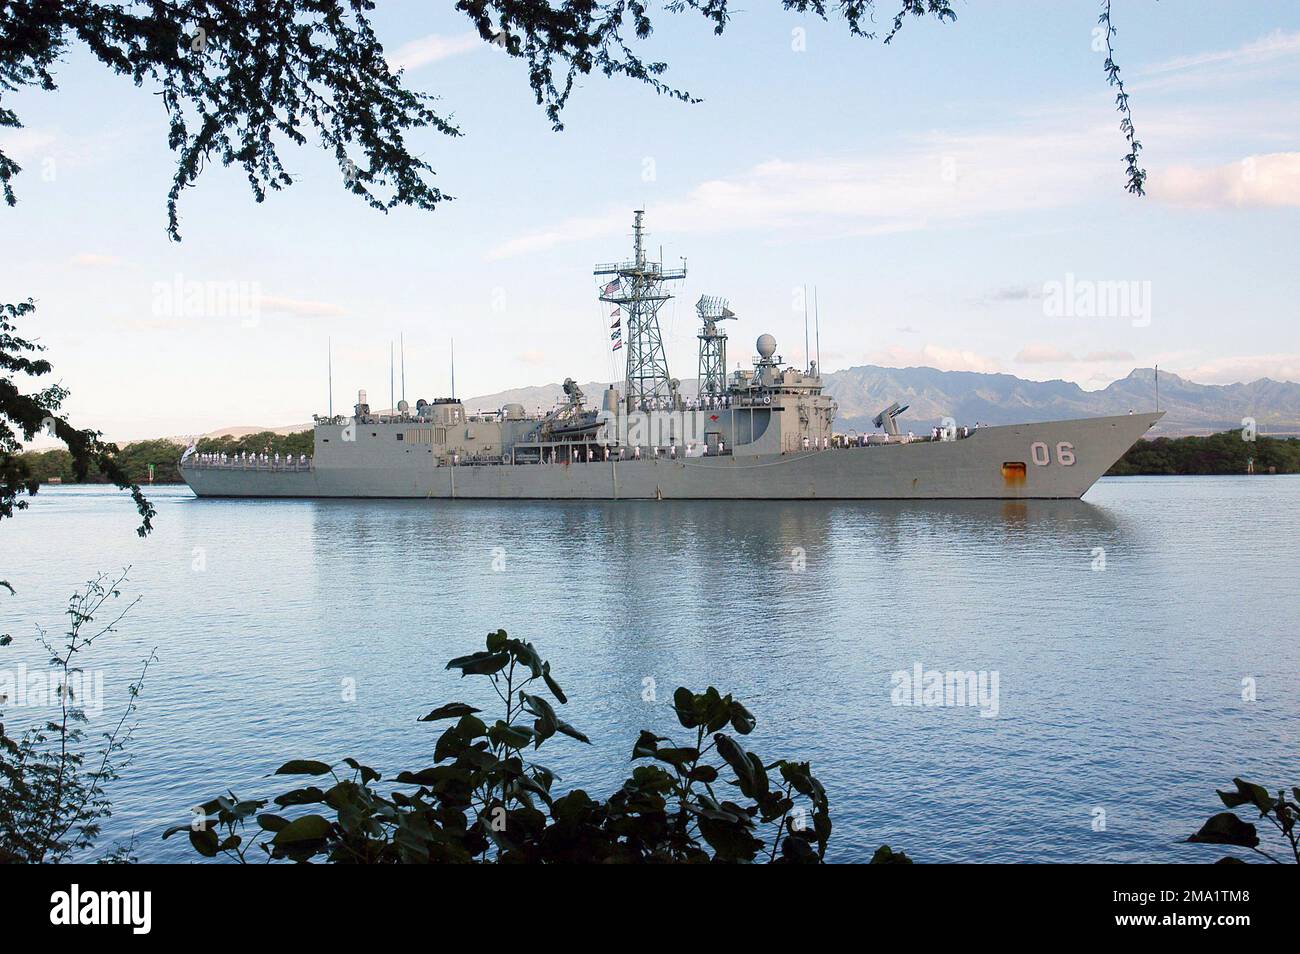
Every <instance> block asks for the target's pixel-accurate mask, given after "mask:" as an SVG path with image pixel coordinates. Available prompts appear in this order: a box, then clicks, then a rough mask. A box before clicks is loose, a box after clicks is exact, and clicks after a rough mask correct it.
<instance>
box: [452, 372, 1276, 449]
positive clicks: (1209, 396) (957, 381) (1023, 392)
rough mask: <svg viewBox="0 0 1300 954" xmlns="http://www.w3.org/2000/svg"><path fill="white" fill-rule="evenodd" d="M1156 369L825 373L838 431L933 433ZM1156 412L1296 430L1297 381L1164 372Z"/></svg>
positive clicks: (1146, 382)
mask: <svg viewBox="0 0 1300 954" xmlns="http://www.w3.org/2000/svg"><path fill="white" fill-rule="evenodd" d="M1154 381H1155V371H1154V370H1153V369H1151V368H1136V369H1134V370H1133V371H1132V372H1130V373H1129V375H1128V376H1127V377H1124V378H1120V379H1119V380H1118V381H1113V382H1112V383H1111V384H1109V385H1107V386H1106V387H1105V388H1102V389H1101V390H1100V391H1085V390H1084V389H1083V388H1081V387H1079V385H1077V384H1075V383H1073V382H1071V381H1061V380H1055V381H1028V380H1025V379H1024V378H1018V377H1016V376H1015V375H1013V374H984V373H981V372H977V371H939V370H937V369H936V368H884V367H880V366H878V365H864V366H862V367H857V368H848V369H846V370H844V371H833V372H830V373H828V374H827V375H826V390H827V392H828V393H830V394H831V395H833V396H834V397H835V400H836V402H837V403H838V404H839V414H838V416H837V417H836V427H837V429H840V430H848V429H849V428H854V429H856V430H858V431H870V430H872V427H871V419H872V418H873V417H875V416H876V414H878V413H879V412H880V411H881V409H883V408H884V407H886V406H887V405H889V404H890V403H891V402H892V401H898V402H899V403H900V404H907V405H909V407H908V410H907V413H906V414H904V415H903V416H902V417H901V418H900V421H901V422H902V424H903V426H904V428H911V429H912V430H916V431H926V430H929V429H930V427H932V426H933V425H935V424H938V423H939V422H940V421H942V420H943V418H945V417H953V418H955V419H956V420H957V421H958V422H959V423H961V424H974V423H975V422H976V421H979V422H980V423H982V424H1016V423H1020V422H1023V421H1056V420H1062V419H1065V418H1071V417H1093V416H1099V415H1107V414H1127V413H1128V412H1129V410H1147V409H1148V408H1152V407H1154V406H1155V385H1154ZM606 386H607V385H606V384H605V383H604V382H595V381H593V382H588V383H587V384H583V385H582V389H583V391H585V392H586V394H587V399H588V402H589V403H591V404H598V403H599V400H600V395H601V392H603V391H604V390H605V387H606ZM695 388H696V383H695V381H694V380H684V381H682V393H683V394H684V395H685V396H687V397H688V398H690V397H693V396H694V395H695ZM561 396H562V391H561V389H560V385H559V384H544V385H538V386H535V387H527V388H515V389H514V390H511V391H500V392H497V393H495V394H484V395H480V396H477V397H472V398H466V399H465V406H466V408H468V409H469V410H470V411H476V410H488V409H495V408H499V407H500V406H501V405H503V404H507V403H511V402H513V403H518V404H522V405H523V406H524V407H525V408H527V409H528V410H530V411H537V410H549V409H550V408H552V407H554V406H555V404H556V403H557V402H558V401H559V400H560V399H561ZM1160 408H1161V410H1164V411H1167V412H1168V413H1167V414H1166V416H1165V418H1164V420H1163V421H1161V423H1160V426H1159V427H1158V428H1157V429H1156V433H1160V434H1170V435H1173V434H1197V433H1200V434H1209V433H1214V432H1216V431H1224V430H1230V429H1232V428H1239V427H1241V419H1242V418H1243V417H1253V418H1255V420H1256V421H1257V422H1258V423H1259V427H1260V429H1261V430H1262V431H1266V432H1268V433H1279V434H1295V433H1300V384H1296V383H1294V382H1288V381H1272V380H1269V379H1268V378H1261V379H1260V380H1258V381H1252V382H1251V383H1250V384H1225V385H1220V384H1196V383H1195V382H1192V381H1188V380H1186V379H1184V378H1181V377H1179V376H1178V375H1176V374H1171V373H1169V372H1168V371H1162V372H1160Z"/></svg>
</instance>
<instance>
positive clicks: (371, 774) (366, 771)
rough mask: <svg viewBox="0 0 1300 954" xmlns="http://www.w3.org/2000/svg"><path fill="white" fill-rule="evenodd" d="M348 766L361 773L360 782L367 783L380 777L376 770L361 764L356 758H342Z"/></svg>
mask: <svg viewBox="0 0 1300 954" xmlns="http://www.w3.org/2000/svg"><path fill="white" fill-rule="evenodd" d="M343 761H344V763H346V764H347V765H348V766H350V767H351V768H352V769H354V770H355V771H358V772H360V773H361V784H362V785H369V784H370V783H371V782H377V781H379V779H380V778H381V777H382V776H381V775H380V774H379V773H378V772H376V771H375V770H374V769H372V768H371V767H370V766H369V765H362V764H361V763H360V762H358V761H357V760H356V759H353V758H347V759H344V760H343Z"/></svg>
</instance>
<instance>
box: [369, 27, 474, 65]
mask: <svg viewBox="0 0 1300 954" xmlns="http://www.w3.org/2000/svg"><path fill="white" fill-rule="evenodd" d="M482 44H483V38H482V37H480V36H479V35H478V34H477V33H458V34H456V35H455V36H443V35H442V34H439V33H431V34H430V35H429V36H422V37H420V38H419V39H418V40H412V41H411V42H410V43H404V44H402V45H401V46H400V47H398V48H397V49H396V50H395V51H394V52H393V53H392V54H390V55H389V57H388V66H389V68H390V69H394V70H397V69H406V70H414V69H418V68H420V67H421V66H427V65H428V64H430V63H436V62H438V61H439V60H445V59H447V58H448V57H452V56H459V55H460V54H461V53H468V52H469V51H470V50H473V49H475V48H477V47H479V46H481V45H482Z"/></svg>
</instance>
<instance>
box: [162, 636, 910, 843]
mask: <svg viewBox="0 0 1300 954" xmlns="http://www.w3.org/2000/svg"><path fill="white" fill-rule="evenodd" d="M447 668H448V669H451V670H455V671H459V672H460V673H461V675H462V677H463V676H475V677H478V678H479V679H480V680H482V681H485V682H487V683H488V684H489V685H490V686H491V689H492V692H493V693H494V694H495V696H496V698H497V700H498V702H499V703H500V704H501V705H502V706H503V707H504V709H503V711H502V715H501V717H500V718H497V719H496V720H495V721H490V722H489V719H490V717H489V716H487V715H485V714H484V713H483V710H482V709H480V708H478V707H476V706H474V705H471V704H469V703H466V702H459V701H458V702H449V703H446V704H444V705H441V706H438V707H436V708H434V709H433V710H432V711H430V712H429V713H428V714H426V715H424V716H422V717H421V718H420V721H421V722H428V723H449V725H447V727H446V728H445V729H443V730H442V732H441V734H440V735H439V736H438V738H437V740H436V741H435V743H434V748H433V758H432V764H431V765H429V766H427V767H425V768H420V769H416V770H407V771H401V772H398V773H397V775H396V776H394V777H393V779H392V780H391V782H389V783H387V784H385V785H382V786H381V785H380V784H379V783H381V782H382V781H383V777H382V775H381V774H380V773H379V772H378V771H376V770H375V769H373V768H371V767H370V766H368V765H365V764H364V763H362V762H360V761H358V760H356V759H354V758H347V759H344V760H343V762H342V763H339V764H338V765H331V764H330V763H327V762H321V761H315V760H308V759H294V760H292V761H289V762H286V763H284V764H283V765H282V766H280V768H279V769H278V770H277V771H276V773H275V774H276V775H277V776H281V775H283V776H293V777H301V778H303V780H304V783H303V784H302V785H301V787H297V788H292V789H289V790H288V791H285V792H282V793H281V794H279V795H276V796H274V798H272V799H270V800H267V799H241V798H239V797H238V796H237V795H235V794H234V793H233V792H229V793H228V794H227V795H224V796H219V797H217V798H214V799H212V800H210V801H208V802H206V803H204V804H203V805H200V806H198V807H197V808H196V809H195V811H194V816H193V818H192V819H191V820H190V822H189V823H188V824H180V825H176V826H175V827H173V828H170V829H168V830H167V831H166V832H165V833H164V834H163V837H164V838H169V837H171V836H173V835H177V834H180V833H182V832H184V833H187V834H188V837H189V839H190V844H191V845H192V846H193V848H194V850H195V851H197V852H198V853H199V854H200V855H202V856H204V857H207V858H216V857H219V856H226V857H228V858H231V859H234V860H237V861H240V862H247V861H249V860H250V859H256V858H259V857H261V858H264V859H265V860H268V861H279V860H290V861H299V862H304V861H311V860H322V861H328V862H349V863H351V862H355V863H367V864H374V863H429V862H438V863H446V862H453V863H470V862H490V863H497V862H499V863H512V862H523V863H534V864H537V863H557V862H613V863H696V862H710V861H713V862H753V861H760V860H762V861H769V862H777V863H818V862H820V861H822V860H823V858H824V857H825V854H826V846H827V842H828V840H829V838H830V835H831V816H830V806H829V802H828V799H827V797H826V792H825V790H824V789H823V788H822V785H821V783H820V782H819V781H818V780H817V778H816V776H814V775H813V774H812V769H811V766H810V765H809V764H808V763H807V762H793V761H786V760H777V761H775V762H767V763H765V762H764V761H763V760H762V759H761V758H759V757H758V756H757V755H756V754H754V753H753V752H750V751H747V750H746V749H745V748H744V746H743V745H742V744H741V742H740V741H738V739H737V737H738V736H746V735H749V734H750V733H751V732H752V731H753V730H754V727H755V725H756V720H755V718H754V716H753V715H752V714H751V713H750V712H749V710H748V709H747V708H745V706H744V705H743V704H741V703H740V702H739V701H737V700H736V699H734V698H733V697H732V696H730V695H726V696H724V695H722V694H721V693H719V692H718V690H717V689H714V688H712V687H710V688H708V689H706V690H705V691H704V692H702V693H694V692H691V691H689V690H687V689H685V688H682V689H678V690H677V691H676V693H674V695H673V712H674V713H675V715H676V717H677V721H678V723H679V725H680V727H681V728H682V729H683V730H685V731H686V732H687V733H688V737H687V738H686V740H684V742H679V741H674V740H673V739H672V738H671V737H669V736H666V735H657V734H655V733H653V732H650V731H642V732H641V734H640V736H639V737H638V738H637V740H636V743H635V744H634V746H633V748H632V760H633V762H635V763H637V764H636V765H635V767H634V768H633V769H632V771H631V774H630V775H629V777H628V778H627V780H626V781H625V782H624V783H623V785H622V787H621V788H620V789H619V790H618V791H617V792H615V793H614V794H613V795H611V796H610V797H609V798H608V799H606V800H603V801H601V800H598V799H595V798H592V797H591V796H590V795H588V794H587V792H585V791H583V790H582V789H575V790H573V791H570V792H568V793H567V794H563V795H559V794H557V793H556V791H555V783H556V781H557V778H556V775H555V773H554V772H552V771H551V770H550V769H548V768H546V767H545V766H544V765H541V764H539V763H537V762H535V761H533V760H532V755H533V754H534V753H536V752H537V751H538V750H539V749H541V747H542V746H543V745H546V744H548V743H549V742H550V741H551V740H552V739H555V738H557V737H560V736H564V737H567V738H568V739H570V740H573V741H576V742H579V743H588V742H589V740H588V738H587V736H586V735H584V734H583V733H582V732H581V731H579V730H578V729H576V728H574V727H573V726H572V725H570V724H569V723H568V722H566V721H564V719H562V718H561V717H560V715H559V711H558V710H557V706H561V707H562V706H564V705H566V704H567V702H568V699H567V697H566V696H565V693H564V690H563V689H561V688H560V686H559V684H558V683H557V682H556V680H555V677H554V676H553V675H552V673H551V668H550V664H549V663H547V662H546V661H544V660H543V659H542V658H541V656H540V655H539V654H538V652H537V650H536V648H535V647H534V646H533V645H532V644H531V643H528V642H526V641H523V640H519V639H514V638H511V637H510V636H509V635H508V634H507V633H506V632H505V631H504V630H497V631H496V632H494V633H490V634H489V635H488V637H487V641H486V644H485V648H484V649H482V650H480V651H478V652H475V653H470V654H469V655H466V656H460V657H457V658H456V659H453V660H451V661H450V662H449V663H448V664H447ZM731 776H734V777H731ZM316 780H320V781H319V782H317V781H316ZM272 804H273V806H274V807H273V808H272ZM875 860H877V861H881V862H890V863H899V862H906V860H907V859H906V856H905V855H900V854H894V853H893V852H892V851H890V850H889V848H888V847H887V846H885V847H882V848H881V849H880V850H879V851H878V852H877V857H876V859H875Z"/></svg>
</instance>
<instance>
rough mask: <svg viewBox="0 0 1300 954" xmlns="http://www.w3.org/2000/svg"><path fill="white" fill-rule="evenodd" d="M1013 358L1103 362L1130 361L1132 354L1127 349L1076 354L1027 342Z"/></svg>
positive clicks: (1021, 360)
mask: <svg viewBox="0 0 1300 954" xmlns="http://www.w3.org/2000/svg"><path fill="white" fill-rule="evenodd" d="M1014 360H1016V361H1018V362H1019V363H1021V364H1104V363H1108V362H1114V361H1132V360H1133V355H1132V354H1130V353H1129V352H1127V351H1090V352H1088V353H1087V354H1085V355H1076V354H1074V353H1073V352H1070V351H1065V350H1063V349H1061V348H1057V347H1055V346H1054V345H1048V344H1028V345H1025V346H1024V347H1023V348H1021V349H1020V350H1019V351H1018V352H1016V356H1015V359H1014Z"/></svg>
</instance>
